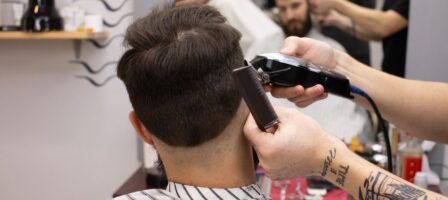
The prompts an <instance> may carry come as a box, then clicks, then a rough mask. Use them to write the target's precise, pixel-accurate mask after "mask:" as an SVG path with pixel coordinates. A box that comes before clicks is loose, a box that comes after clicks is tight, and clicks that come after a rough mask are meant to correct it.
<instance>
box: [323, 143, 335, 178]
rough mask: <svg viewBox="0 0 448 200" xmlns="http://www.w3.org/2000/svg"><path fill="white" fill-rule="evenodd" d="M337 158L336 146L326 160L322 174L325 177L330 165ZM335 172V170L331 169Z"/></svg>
mask: <svg viewBox="0 0 448 200" xmlns="http://www.w3.org/2000/svg"><path fill="white" fill-rule="evenodd" d="M335 158H336V148H334V149H332V150H330V151H329V154H328V156H327V158H326V159H325V161H324V167H323V168H322V173H321V175H322V176H323V177H325V176H326V175H327V173H328V168H329V167H330V165H331V163H332V162H333V160H334V159H335ZM331 171H332V172H333V170H331Z"/></svg>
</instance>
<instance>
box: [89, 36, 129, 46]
mask: <svg viewBox="0 0 448 200" xmlns="http://www.w3.org/2000/svg"><path fill="white" fill-rule="evenodd" d="M124 37H125V35H124V34H120V35H115V36H113V37H111V38H110V39H109V40H108V41H106V42H105V43H104V44H100V43H99V42H97V41H96V40H92V39H90V40H88V41H89V42H91V43H92V44H93V45H94V46H95V47H97V48H98V49H104V48H106V47H108V46H109V45H110V44H111V43H112V42H113V41H114V40H116V39H118V38H124Z"/></svg>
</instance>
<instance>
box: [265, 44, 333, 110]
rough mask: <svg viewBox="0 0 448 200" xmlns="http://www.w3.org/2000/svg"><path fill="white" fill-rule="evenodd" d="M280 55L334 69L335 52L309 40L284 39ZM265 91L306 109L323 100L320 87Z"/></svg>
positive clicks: (279, 88) (323, 96) (324, 96)
mask: <svg viewBox="0 0 448 200" xmlns="http://www.w3.org/2000/svg"><path fill="white" fill-rule="evenodd" d="M280 53H282V54H285V55H290V56H295V57H298V58H302V59H305V60H308V61H310V62H312V63H314V64H316V65H320V66H323V67H328V68H330V69H334V68H335V67H336V52H335V50H334V49H333V48H332V47H330V45H328V44H326V43H323V42H319V41H317V40H313V39H309V38H299V37H288V38H286V39H285V42H284V44H283V48H282V50H281V51H280ZM265 89H266V91H268V92H271V94H272V96H274V97H277V98H286V99H288V100H289V101H291V102H293V103H294V104H296V105H297V106H298V107H306V106H308V105H310V104H312V103H314V102H315V101H318V100H321V99H325V98H326V97H327V94H326V93H324V87H323V86H322V85H315V86H313V87H310V88H307V89H304V88H303V87H302V86H300V85H298V86H295V87H289V88H286V87H271V86H265Z"/></svg>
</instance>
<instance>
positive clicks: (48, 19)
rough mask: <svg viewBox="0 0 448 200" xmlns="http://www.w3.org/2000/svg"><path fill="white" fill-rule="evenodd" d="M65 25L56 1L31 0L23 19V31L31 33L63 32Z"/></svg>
mask: <svg viewBox="0 0 448 200" xmlns="http://www.w3.org/2000/svg"><path fill="white" fill-rule="evenodd" d="M63 28H64V23H63V20H62V18H61V16H60V15H59V13H58V11H57V10H56V8H55V6H54V0H29V4H28V8H27V10H26V12H25V14H24V15H23V17H22V29H23V30H24V31H30V32H45V31H61V30H62V29H63Z"/></svg>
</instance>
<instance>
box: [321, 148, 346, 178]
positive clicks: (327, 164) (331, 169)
mask: <svg viewBox="0 0 448 200" xmlns="http://www.w3.org/2000/svg"><path fill="white" fill-rule="evenodd" d="M336 156H337V155H336V148H333V149H331V150H330V151H329V152H328V155H327V157H326V158H325V160H324V164H323V167H322V172H321V176H322V177H327V178H330V177H333V178H330V179H332V180H334V182H336V184H337V185H339V186H344V185H345V180H346V177H347V174H348V171H349V169H350V166H349V165H341V164H334V162H333V161H334V160H335V159H336Z"/></svg>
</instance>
